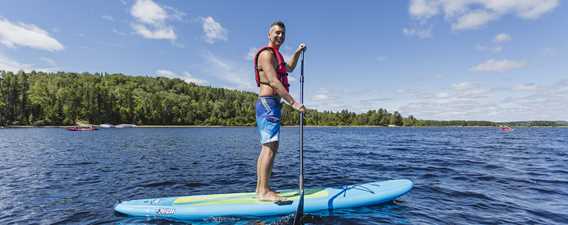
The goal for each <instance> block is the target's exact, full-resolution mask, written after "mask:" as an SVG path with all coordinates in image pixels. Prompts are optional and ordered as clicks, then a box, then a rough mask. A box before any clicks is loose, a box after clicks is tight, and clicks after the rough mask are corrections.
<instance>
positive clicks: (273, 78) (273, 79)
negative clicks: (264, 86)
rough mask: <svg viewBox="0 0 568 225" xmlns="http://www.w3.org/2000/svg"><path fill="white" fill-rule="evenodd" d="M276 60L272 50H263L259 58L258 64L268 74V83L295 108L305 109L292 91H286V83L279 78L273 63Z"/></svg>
mask: <svg viewBox="0 0 568 225" xmlns="http://www.w3.org/2000/svg"><path fill="white" fill-rule="evenodd" d="M274 60H275V59H274V54H273V53H272V52H270V51H263V52H261V53H260V56H259V59H258V64H259V66H260V69H262V71H264V75H266V78H267V79H268V84H269V85H270V87H272V89H274V90H275V91H276V93H277V94H278V95H279V96H280V97H282V98H283V99H284V100H285V101H286V102H288V103H289V104H290V105H291V106H292V107H293V108H295V109H297V110H299V111H304V106H303V105H302V104H301V103H299V102H296V101H295V100H294V98H293V97H292V95H290V93H288V91H286V88H284V85H282V83H281V82H280V80H278V76H277V73H276V70H275V69H274V64H273V62H274Z"/></svg>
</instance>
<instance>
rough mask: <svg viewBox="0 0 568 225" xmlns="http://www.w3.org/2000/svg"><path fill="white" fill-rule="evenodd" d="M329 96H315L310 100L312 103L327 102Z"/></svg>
mask: <svg viewBox="0 0 568 225" xmlns="http://www.w3.org/2000/svg"><path fill="white" fill-rule="evenodd" d="M328 99H329V96H328V95H326V94H316V95H314V96H313V97H312V100H314V101H324V100H328Z"/></svg>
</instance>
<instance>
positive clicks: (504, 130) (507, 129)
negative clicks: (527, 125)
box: [499, 126, 513, 132]
mask: <svg viewBox="0 0 568 225" xmlns="http://www.w3.org/2000/svg"><path fill="white" fill-rule="evenodd" d="M499 129H500V130H501V131H503V132H511V131H513V128H511V127H509V126H500V127H499Z"/></svg>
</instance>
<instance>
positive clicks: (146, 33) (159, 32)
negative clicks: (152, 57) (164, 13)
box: [132, 24, 176, 40]
mask: <svg viewBox="0 0 568 225" xmlns="http://www.w3.org/2000/svg"><path fill="white" fill-rule="evenodd" d="M132 28H134V30H135V31H136V32H137V33H138V34H140V35H142V36H143V37H145V38H148V39H168V40H174V39H176V33H175V32H174V30H173V28H171V27H162V28H159V29H154V30H150V29H148V27H147V26H145V25H143V24H132Z"/></svg>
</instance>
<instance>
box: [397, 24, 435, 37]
mask: <svg viewBox="0 0 568 225" xmlns="http://www.w3.org/2000/svg"><path fill="white" fill-rule="evenodd" d="M402 33H403V34H404V35H406V36H408V37H418V38H420V39H428V38H431V37H432V27H428V28H425V27H419V26H416V27H409V28H403V29H402Z"/></svg>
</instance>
